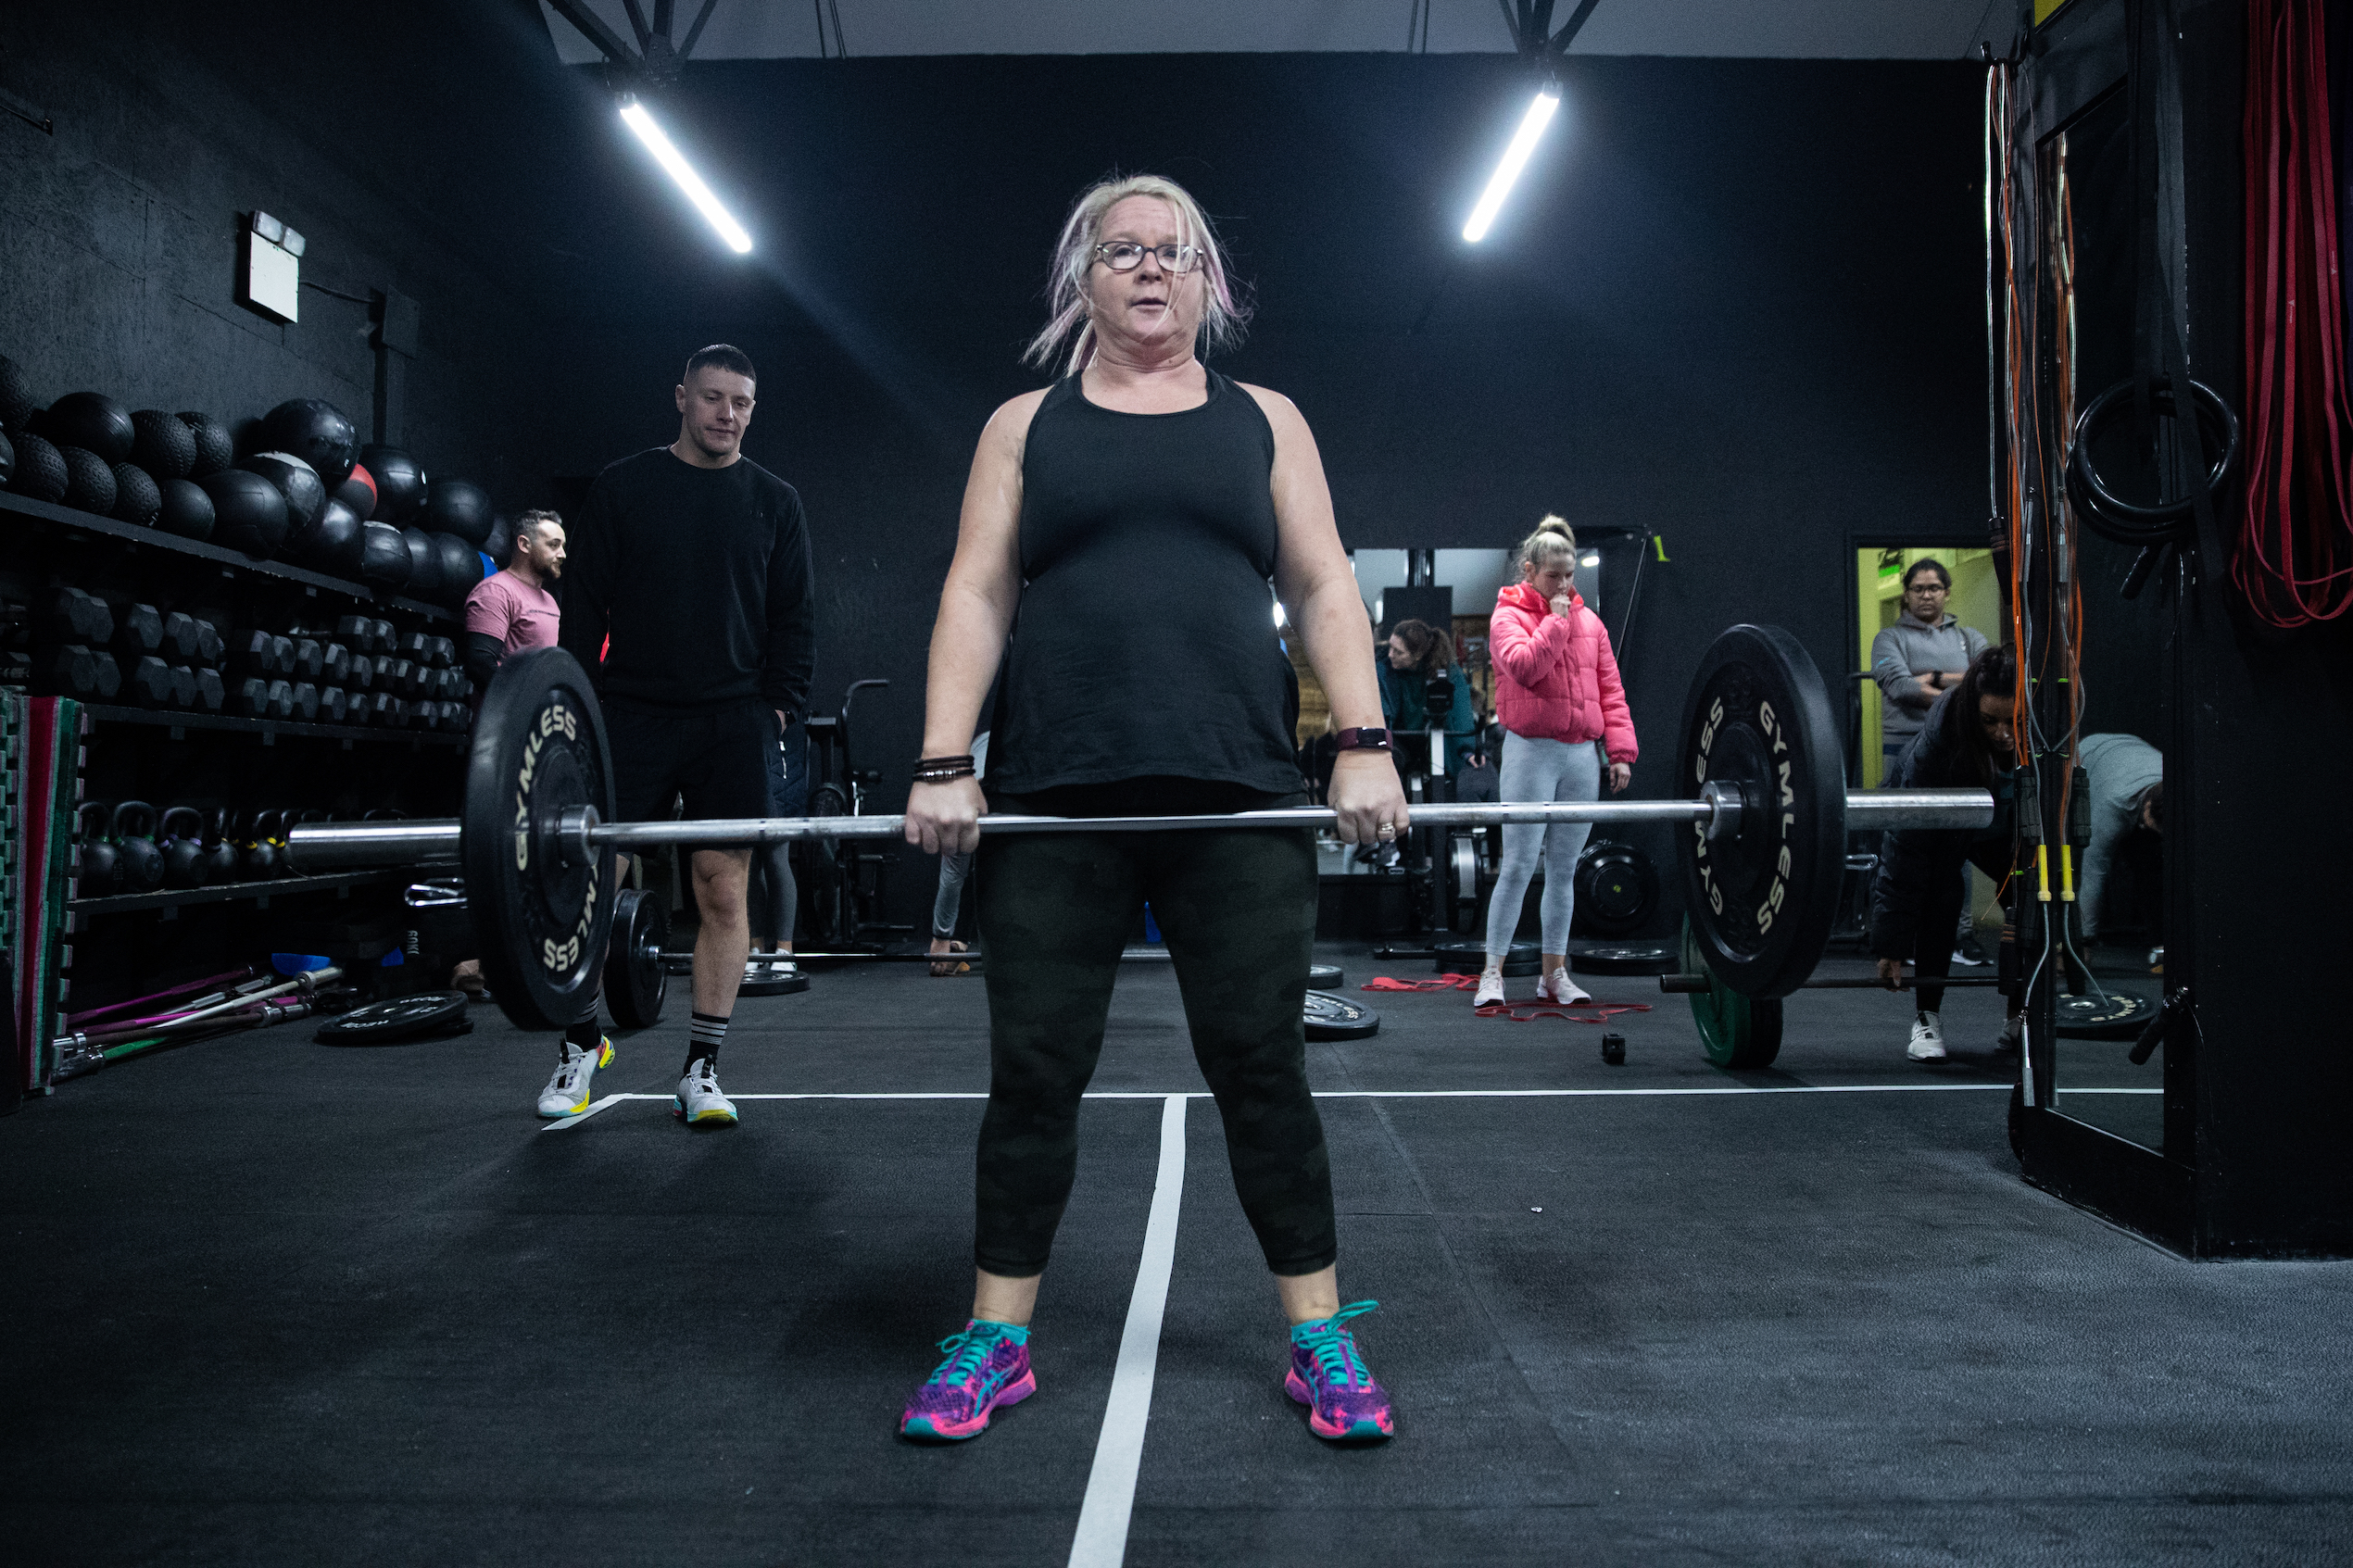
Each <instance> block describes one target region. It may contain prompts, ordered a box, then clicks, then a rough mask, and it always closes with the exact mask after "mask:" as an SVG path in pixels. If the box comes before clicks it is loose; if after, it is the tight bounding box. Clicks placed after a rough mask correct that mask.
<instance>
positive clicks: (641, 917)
mask: <svg viewBox="0 0 2353 1568" xmlns="http://www.w3.org/2000/svg"><path fill="white" fill-rule="evenodd" d="M669 939H670V916H669V914H668V912H667V911H665V910H664V909H662V907H661V900H660V899H658V898H656V897H653V896H652V895H651V894H649V893H643V892H640V891H639V890H637V889H636V888H634V887H624V888H623V889H622V890H621V891H620V892H618V893H616V894H614V895H613V899H612V935H611V936H610V938H609V939H607V941H606V943H605V1006H607V1007H609V1008H610V1009H611V1010H612V1020H613V1022H615V1023H618V1024H620V1025H621V1026H622V1027H623V1029H650V1028H652V1027H653V1026H654V1025H655V1024H657V1023H659V1022H661V1004H662V1001H663V999H664V998H665V997H667V996H668V995H669V994H670V975H669V973H668V972H666V971H665V970H664V969H663V968H662V966H661V945H662V944H663V943H664V942H666V941H668V940H669Z"/></svg>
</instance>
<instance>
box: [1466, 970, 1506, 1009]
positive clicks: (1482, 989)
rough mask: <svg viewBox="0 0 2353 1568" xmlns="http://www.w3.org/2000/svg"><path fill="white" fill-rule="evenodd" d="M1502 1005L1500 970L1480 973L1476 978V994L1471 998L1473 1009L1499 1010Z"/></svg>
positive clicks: (1501, 972)
mask: <svg viewBox="0 0 2353 1568" xmlns="http://www.w3.org/2000/svg"><path fill="white" fill-rule="evenodd" d="M1503 1005H1504V972H1503V971H1502V970H1500V969H1491V970H1485V971H1482V972H1480V974H1479V977H1478V995H1477V996H1475V997H1471V1006H1473V1007H1475V1008H1499V1007H1502V1006H1503Z"/></svg>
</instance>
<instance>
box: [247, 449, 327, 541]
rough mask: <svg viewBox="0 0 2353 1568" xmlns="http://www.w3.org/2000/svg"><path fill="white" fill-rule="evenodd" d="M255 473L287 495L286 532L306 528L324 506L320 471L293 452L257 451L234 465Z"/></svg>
mask: <svg viewBox="0 0 2353 1568" xmlns="http://www.w3.org/2000/svg"><path fill="white" fill-rule="evenodd" d="M237 466H238V467H239V468H241V469H243V470H245V471H246V472H247V473H258V474H259V475H260V476H261V477H262V478H264V479H266V480H268V481H269V482H270V483H271V484H274V485H276V486H277V487H278V494H279V495H283V496H284V497H285V498H286V531H287V535H288V537H293V536H294V535H296V534H299V533H304V532H305V531H307V530H308V528H309V527H310V525H311V524H312V523H314V522H316V521H319V514H320V513H321V511H323V510H325V509H326V506H327V486H326V484H325V483H323V482H322V481H321V479H320V477H319V470H316V469H314V468H312V467H311V466H310V465H309V464H308V463H307V462H305V461H304V460H303V459H302V458H297V457H296V456H295V455H294V454H293V453H292V452H257V453H255V454H254V455H253V456H252V457H250V458H246V459H245V461H243V462H241V463H239V464H238V465H237Z"/></svg>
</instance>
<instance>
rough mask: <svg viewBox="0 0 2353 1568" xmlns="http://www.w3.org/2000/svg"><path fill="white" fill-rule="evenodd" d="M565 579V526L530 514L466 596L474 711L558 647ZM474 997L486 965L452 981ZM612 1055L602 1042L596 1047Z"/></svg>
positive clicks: (470, 963)
mask: <svg viewBox="0 0 2353 1568" xmlns="http://www.w3.org/2000/svg"><path fill="white" fill-rule="evenodd" d="M563 574H564V523H563V519H561V518H560V517H558V516H557V515H556V514H555V513H553V512H543V511H529V512H525V513H523V514H522V516H521V517H519V518H517V519H516V520H515V542H514V548H513V552H512V553H511V554H510V555H509V556H508V558H507V565H506V566H505V568H504V569H502V570H500V571H495V572H493V573H491V574H490V575H489V576H488V577H485V578H484V579H483V580H482V581H481V582H479V583H475V584H474V586H473V590H472V592H471V593H469V594H467V596H466V647H465V660H464V664H465V671H466V675H467V678H468V679H470V680H471V681H472V682H473V684H474V689H473V696H472V703H473V707H474V710H475V711H476V712H480V711H481V710H482V695H483V693H484V692H486V691H488V690H489V689H490V680H491V677H492V676H494V675H496V674H497V673H498V666H500V665H501V664H504V663H505V662H506V661H507V660H508V659H510V658H512V657H513V656H514V655H516V654H519V653H522V652H523V651H524V650H526V649H528V648H545V647H553V646H555V643H556V625H557V621H558V618H559V616H560V613H561V611H560V606H559V605H558V603H557V600H556V596H555V595H553V594H551V593H549V592H548V591H547V588H548V584H550V583H554V582H555V581H556V580H557V579H558V578H560V577H561V576H562V575H563ZM449 984H450V985H453V986H455V987H457V988H458V989H459V990H460V991H463V992H465V993H466V994H467V995H468V996H471V997H480V996H481V994H482V960H480V959H468V960H465V961H464V962H462V963H460V964H459V965H458V967H457V970H456V971H455V972H453V973H452V974H451V975H450V976H449ZM590 1048H591V1049H594V1050H596V1051H597V1052H598V1054H599V1055H603V1054H608V1053H610V1050H611V1048H612V1047H611V1042H610V1041H607V1040H605V1039H603V1038H602V1037H601V1036H599V1038H598V1040H597V1041H596V1042H595V1044H594V1045H593V1046H592V1047H590Z"/></svg>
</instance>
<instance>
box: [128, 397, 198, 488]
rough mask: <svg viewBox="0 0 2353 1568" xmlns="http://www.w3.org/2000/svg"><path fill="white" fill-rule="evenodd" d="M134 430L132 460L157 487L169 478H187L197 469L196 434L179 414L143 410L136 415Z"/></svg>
mask: <svg viewBox="0 0 2353 1568" xmlns="http://www.w3.org/2000/svg"><path fill="white" fill-rule="evenodd" d="M131 429H132V438H131V460H132V462H134V463H136V464H138V465H139V466H140V467H141V468H143V469H145V470H147V477H148V478H150V479H152V480H154V481H155V482H156V483H157V484H161V483H163V482H164V481H165V480H167V479H185V478H187V477H188V475H189V473H190V471H191V470H194V469H195V466H196V438H195V433H193V432H192V431H190V430H189V429H188V427H187V426H186V425H185V424H183V423H182V422H181V419H180V416H179V415H177V414H167V413H165V412H164V411H163V410H162V409H160V408H141V409H138V410H136V411H135V412H133V413H132V416H131Z"/></svg>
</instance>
